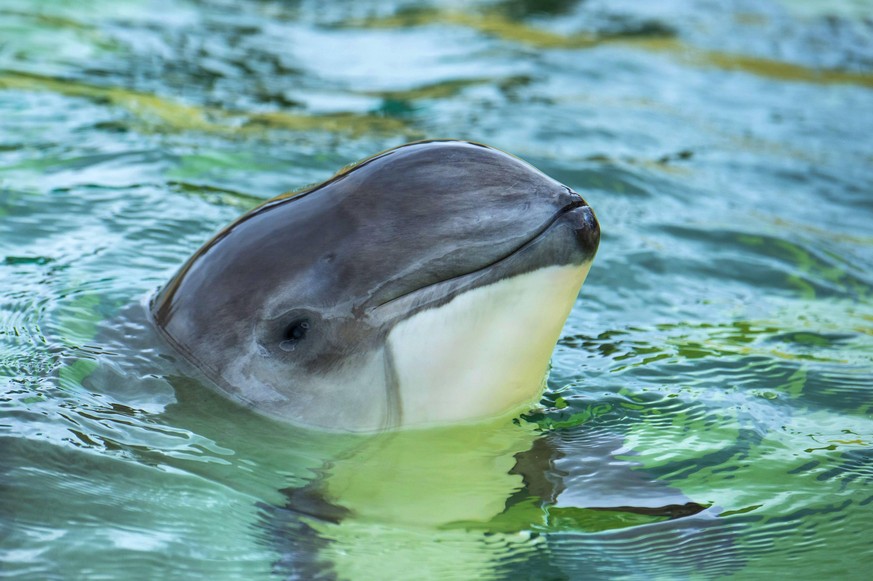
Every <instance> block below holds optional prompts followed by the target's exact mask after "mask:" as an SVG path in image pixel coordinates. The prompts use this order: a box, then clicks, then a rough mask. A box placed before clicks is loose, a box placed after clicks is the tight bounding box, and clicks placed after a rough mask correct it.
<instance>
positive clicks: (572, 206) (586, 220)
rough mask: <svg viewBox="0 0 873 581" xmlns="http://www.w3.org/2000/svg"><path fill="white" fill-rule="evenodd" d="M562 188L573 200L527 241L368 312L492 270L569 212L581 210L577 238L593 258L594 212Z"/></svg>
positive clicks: (596, 235) (596, 240)
mask: <svg viewBox="0 0 873 581" xmlns="http://www.w3.org/2000/svg"><path fill="white" fill-rule="evenodd" d="M564 187H565V188H566V189H567V192H568V193H569V194H570V195H571V196H573V198H574V199H573V201H572V202H570V203H569V204H567V205H565V206H563V207H562V208H561V209H559V210H558V211H557V212H555V213H554V214H553V215H552V217H551V218H550V219H549V220H547V221H546V222H545V223H544V224H543V225H542V226H540V227H539V228H537V230H536V231H534V233H533V234H532V235H531V236H530V237H529V238H528V239H527V240H525V241H524V242H522V243H521V244H520V245H518V246H517V247H516V248H513V249H512V250H510V251H509V252H507V253H505V254H503V255H501V256H499V257H498V258H496V259H495V260H492V261H491V262H489V263H488V264H485V265H483V266H479V267H477V268H475V269H472V270H470V271H468V272H463V273H461V274H457V275H455V276H453V277H449V278H446V279H443V280H441V281H438V282H435V283H431V284H427V285H423V286H421V287H417V288H414V289H412V290H409V291H407V292H405V293H403V294H400V295H398V296H396V297H392V298H390V299H388V300H386V301H383V302H382V303H380V304H378V305H376V306H374V307H371V308H370V309H368V310H370V311H373V310H376V309H379V308H381V307H384V306H387V305H390V304H392V303H395V302H397V301H399V300H402V299H403V298H405V297H408V296H410V295H412V294H415V293H417V292H419V291H421V290H424V289H427V288H431V287H435V286H437V285H441V284H445V283H448V282H451V281H457V280H460V279H463V278H465V277H471V276H475V275H476V274H478V273H482V272H484V271H487V270H489V269H491V268H494V267H495V266H497V265H499V264H501V263H502V262H504V261H506V260H508V259H510V258H512V257H513V256H515V255H516V254H518V253H519V252H522V251H523V250H525V249H526V248H528V247H529V246H531V245H533V244H534V243H536V242H537V241H538V240H539V239H540V238H542V237H543V236H544V235H545V234H546V233H547V232H548V231H549V229H551V228H552V227H553V226H554V225H555V224H556V223H557V222H558V221H560V220H561V219H562V218H563V217H564V216H566V215H567V214H570V213H571V212H575V211H577V210H580V209H581V210H582V212H581V213H582V215H581V216H580V220H581V224H580V228H578V229H577V237H579V236H580V235H584V236H585V237H586V241H585V244H586V245H587V246H589V247H590V249H587V250H588V253H589V254H590V255H591V256H593V255H594V252H595V251H596V250H597V245H598V243H599V241H600V225H599V224H598V222H597V218H596V217H595V215H594V210H592V209H591V206H589V205H588V203H587V202H586V201H585V200H584V199H583V198H582V196H581V195H579V194H578V193H576V192H574V191H573V190H571V189H570V188H568V187H567V186H564Z"/></svg>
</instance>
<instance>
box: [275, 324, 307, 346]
mask: <svg viewBox="0 0 873 581" xmlns="http://www.w3.org/2000/svg"><path fill="white" fill-rule="evenodd" d="M309 327H310V325H309V321H308V320H307V319H300V320H297V321H294V322H293V323H291V324H290V325H288V326H287V327H285V332H284V333H283V335H282V341H281V342H280V343H279V348H280V349H282V350H283V351H294V348H295V347H297V345H298V344H299V343H300V342H301V341H303V340H304V339H305V338H306V333H308V332H309Z"/></svg>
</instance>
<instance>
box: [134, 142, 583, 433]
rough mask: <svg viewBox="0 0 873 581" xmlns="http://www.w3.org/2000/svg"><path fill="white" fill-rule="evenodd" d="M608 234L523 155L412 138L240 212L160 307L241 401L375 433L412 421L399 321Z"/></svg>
mask: <svg viewBox="0 0 873 581" xmlns="http://www.w3.org/2000/svg"><path fill="white" fill-rule="evenodd" d="M599 239H600V228H599V225H598V223H597V220H596V218H595V217H594V214H593V212H592V211H591V208H590V207H588V205H587V204H586V202H585V201H584V200H583V199H582V197H581V196H579V195H578V194H576V193H575V192H573V191H572V190H571V189H569V188H568V187H566V186H564V185H562V184H560V183H558V182H556V181H555V180H553V179H551V178H549V177H548V176H546V175H544V174H543V173H541V172H539V171H538V170H536V169H535V168H533V167H532V166H530V165H528V164H527V163H525V162H523V161H521V160H519V159H517V158H515V157H512V156H510V155H508V154H505V153H503V152H500V151H498V150H495V149H492V148H490V147H487V146H483V145H479V144H473V143H468V142H459V141H431V142H421V143H413V144H409V145H404V146H401V147H398V148H395V149H392V150H389V151H387V152H385V153H382V154H379V155H377V156H375V157H372V158H370V159H367V160H365V161H363V162H361V163H359V164H358V165H356V166H354V167H353V168H352V169H349V170H346V171H343V172H341V173H339V174H337V175H336V176H334V177H333V178H331V179H330V180H328V181H326V182H324V183H322V184H320V185H317V186H314V187H312V188H310V189H308V190H305V191H303V192H300V193H296V194H290V195H285V196H280V197H278V198H275V199H273V200H270V201H268V202H266V203H265V204H263V205H261V206H260V207H258V208H255V209H254V210H252V211H251V212H249V213H247V214H245V215H243V216H242V217H240V218H239V219H238V220H236V221H235V222H233V223H232V224H230V225H229V226H228V227H226V228H225V229H224V230H222V231H221V232H219V233H218V234H217V235H216V236H215V237H214V238H213V239H212V240H210V241H209V242H208V243H206V244H205V245H204V246H203V247H202V248H201V249H200V250H198V251H197V252H196V253H195V254H194V255H193V256H192V257H191V258H190V259H189V260H188V262H187V263H186V264H185V265H184V266H183V267H182V268H181V269H180V271H179V272H178V273H177V274H176V275H175V276H174V278H173V279H172V280H171V281H170V282H169V283H168V284H167V285H166V286H165V287H164V288H163V290H162V291H161V292H160V293H159V294H157V295H156V296H155V297H154V298H153V300H152V302H151V309H150V312H151V315H152V318H153V321H154V324H155V325H156V327H157V328H158V329H159V331H160V332H161V333H162V334H163V336H164V337H165V338H166V339H167V340H168V342H169V343H170V344H171V345H173V346H174V347H175V348H176V349H177V350H178V351H179V352H180V353H181V354H183V355H184V356H185V358H186V359H187V360H188V361H189V362H191V363H193V364H194V366H196V367H197V368H198V369H199V370H201V371H202V372H203V373H204V374H205V375H206V376H207V377H208V378H210V379H211V380H212V381H214V382H215V383H216V384H217V386H218V387H219V389H220V390H221V391H223V392H224V393H225V394H226V395H228V396H230V397H232V398H233V399H236V400H237V401H239V402H241V403H244V404H246V405H248V406H251V407H253V408H254V409H256V410H257V411H260V412H263V413H266V414H268V415H272V416H275V417H278V418H281V419H285V420H289V421H292V422H295V423H301V424H307V425H312V426H317V427H322V428H335V429H343V430H351V431H370V430H373V429H381V428H387V427H393V426H399V425H402V424H403V418H402V417H398V412H397V410H398V402H397V400H398V398H399V397H400V396H399V393H400V387H399V386H398V385H397V378H396V374H395V372H394V370H393V369H392V360H391V353H390V352H389V351H386V350H385V339H386V336H387V334H388V333H389V332H390V331H391V329H392V328H393V327H394V326H395V325H397V324H398V323H399V322H401V321H403V320H404V319H406V318H408V317H411V316H413V315H414V314H416V313H418V312H420V311H422V310H425V309H434V308H438V307H440V306H442V305H445V304H446V303H448V302H449V301H451V300H452V299H453V298H454V297H456V296H458V295H460V294H462V293H465V292H468V291H470V290H473V289H476V288H479V287H483V286H485V285H490V284H493V283H495V282H498V281H501V280H503V279H507V278H511V277H515V276H517V275H520V274H524V273H527V272H531V271H534V270H537V269H541V268H543V267H547V266H552V265H555V266H563V265H583V264H588V263H590V261H591V260H592V259H593V256H594V253H595V252H596V250H597V246H598V243H599ZM458 332H459V333H462V332H463V329H458ZM422 341H423V342H424V343H425V345H426V338H422ZM544 365H545V363H544Z"/></svg>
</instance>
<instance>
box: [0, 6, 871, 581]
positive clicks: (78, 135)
mask: <svg viewBox="0 0 873 581" xmlns="http://www.w3.org/2000/svg"><path fill="white" fill-rule="evenodd" d="M871 13H873V5H871V4H870V2H867V1H860V0H856V1H849V0H846V1H843V2H837V1H834V2H808V1H801V0H782V1H776V0H772V1H768V2H754V3H753V2H745V1H739V0H737V1H733V0H732V1H727V2H724V1H723V2H713V1H708V0H694V1H692V2H687V1H686V2H673V1H664V2H652V3H637V2H625V1H621V2H601V1H596V0H589V1H585V2H574V1H572V0H550V1H545V0H543V1H540V2H535V1H532V0H528V1H525V0H505V1H503V2H484V1H480V2H472V3H470V2H468V3H457V2H451V1H443V2H440V1H435V2H421V1H415V2H403V1H397V2H393V3H384V2H369V1H360V0H358V1H356V2H332V3H330V4H329V5H328V6H324V5H323V3H319V2H307V1H305V0H301V1H297V2H280V1H278V0H275V1H271V0H261V1H254V0H252V1H248V2H232V1H229V0H200V1H195V0H180V1H173V2H170V1H169V0H128V1H124V2H118V1H111V2H110V1H109V0H92V1H87V2H63V1H56V2H41V1H37V0H6V1H5V2H3V3H2V6H0V378H2V382H3V388H2V396H0V486H2V491H0V555H2V558H0V562H2V563H3V565H2V569H0V572H2V574H3V575H4V576H8V577H15V578H22V579H98V578H99V579H114V578H118V579H122V578H123V579H147V578H159V577H161V576H167V577H171V578H174V579H188V578H190V579H202V578H204V577H209V578H214V579H238V578H247V579H269V578H286V577H292V576H293V575H295V574H298V575H300V576H302V577H303V578H307V577H308V576H309V575H312V574H315V573H316V572H323V573H327V574H332V575H335V576H338V577H340V578H348V579H370V578H372V579H386V578H397V579H402V578H409V579H427V578H432V579H447V578H452V579H473V578H476V579H524V578H530V579H601V578H602V579H607V578H609V579H612V578H629V579H637V578H638V579H649V578H653V577H657V578H688V577H694V578H716V577H721V576H733V577H736V578H743V579H744V578H762V577H764V576H766V575H780V576H781V575H783V574H784V573H785V571H791V574H792V576H793V577H796V578H798V579H820V578H824V577H828V578H842V579H849V578H858V579H861V578H866V575H865V574H864V571H865V568H869V566H871V565H873V553H871V549H870V540H869V538H870V535H869V529H870V527H871V525H873V519H871V516H870V515H871V508H873V507H871V504H873V409H871V408H873V299H871V286H873V278H871V274H870V272H871V267H873V228H871V224H873V142H871V140H870V135H873V23H871V20H870V16H869V15H870V14H871ZM444 137H455V138H463V139H471V140H475V141H482V142H485V143H488V144H491V145H493V146H495V147H498V148H501V149H504V150H507V151H509V152H512V153H514V154H516V155H519V156H521V157H523V158H525V159H526V160H528V161H530V162H531V163H533V164H534V165H536V166H537V167H539V168H540V169H542V170H543V171H545V172H546V173H548V174H550V175H552V176H554V177H555V178H556V179H559V180H561V181H563V182H565V183H567V184H568V185H570V186H571V187H573V188H574V189H576V190H577V191H579V192H581V193H583V195H584V196H585V198H586V199H587V200H588V202H589V203H590V204H591V205H592V206H593V207H594V208H595V210H596V211H597V214H598V218H599V219H600V222H601V225H602V229H603V238H602V242H601V248H600V251H599V254H598V257H597V260H596V262H595V264H594V267H593V269H592V271H591V273H590V275H589V278H588V281H587V282H586V284H585V287H584V289H583V291H582V294H581V295H580V298H579V300H578V302H577V305H576V308H575V309H574V311H573V313H572V315H571V317H570V319H569V321H568V323H567V325H566V327H565V329H564V332H563V336H562V339H561V341H560V343H559V345H558V347H557V349H556V351H555V354H554V358H553V361H552V371H551V375H550V378H549V383H548V390H547V392H546V394H545V395H544V398H543V400H542V402H541V404H540V406H539V407H538V408H537V409H534V410H531V411H530V412H529V413H527V414H525V415H524V416H523V417H522V418H518V419H517V421H516V422H512V421H509V420H503V421H495V422H491V423H485V424H482V425H477V426H473V427H470V426H463V427H455V428H446V429H443V430H433V431H426V432H415V433H409V434H404V435H400V436H390V435H389V436H386V437H381V438H372V439H365V440H361V439H359V438H340V437H325V436H324V435H321V434H315V433H309V432H306V431H303V430H300V429H295V428H293V427H289V426H282V425H280V424H276V423H274V422H272V421H269V420H265V419H263V418H260V417H257V416H254V415H251V414H248V413H246V412H242V411H241V410H239V409H238V408H237V407H235V406H234V405H233V404H231V403H229V402H226V401H224V400H222V399H221V398H218V397H216V396H214V395H211V394H210V393H209V392H208V391H207V390H204V389H202V387H201V386H199V385H197V384H196V383H193V382H191V381H190V380H187V379H185V378H184V377H183V373H182V371H181V370H180V369H179V368H178V367H177V366H176V364H175V363H174V362H173V361H172V360H170V359H168V354H167V353H166V351H165V350H164V349H163V348H162V347H161V345H160V343H159V342H158V341H156V340H155V338H154V337H153V336H152V335H151V332H150V330H149V328H148V327H147V326H146V325H145V324H144V321H143V317H142V302H143V300H144V299H145V298H146V297H148V296H150V295H151V294H152V293H153V292H154V291H155V290H156V289H157V288H159V287H160V285H161V284H163V283H164V282H165V281H166V280H168V278H169V277H170V276H171V275H172V274H173V272H174V271H175V269H177V268H178V267H179V265H180V264H181V263H182V262H183V261H184V260H185V259H186V258H187V257H188V256H189V255H190V254H191V253H192V252H193V251H194V250H196V249H197V248H198V247H199V246H200V245H201V244H202V243H203V242H204V241H205V240H207V239H208V238H209V237H210V236H211V235H212V233H214V232H215V231H216V230H218V229H219V228H220V227H221V226H223V225H224V224H226V223H227V222H229V221H230V220H232V219H234V218H235V217H236V216H238V215H239V214H240V213H242V212H244V211H245V210H247V209H249V208H251V207H253V206H255V205H256V204H258V203H259V202H260V201H262V200H265V199H268V198H270V197H272V196H274V195H277V194H279V193H282V192H284V191H288V190H293V189H297V188H300V187H303V186H305V185H307V184H310V183H314V182H318V181H321V180H323V179H326V178H328V177H329V176H330V175H332V173H333V172H334V171H336V170H337V169H339V168H341V167H343V166H345V165H346V164H349V163H351V162H354V161H356V160H358V159H361V158H363V157H366V156H369V155H371V154H373V153H376V152H378V151H380V150H383V149H386V148H389V147H393V146H395V145H398V144H401V143H404V142H407V141H410V140H415V139H426V138H444ZM423 451H426V453H425V452H423ZM313 482H315V483H318V486H319V487H320V491H321V492H320V494H321V495H322V496H323V497H324V498H329V499H331V500H332V502H333V503H334V505H336V507H341V508H343V509H345V510H347V511H349V512H348V513H343V514H345V516H343V517H341V518H336V519H334V520H335V521H337V522H333V521H331V519H329V518H321V519H318V518H309V517H305V516H304V517H301V516H300V514H299V511H298V512H296V513H295V512H293V511H290V510H288V507H289V506H292V505H293V506H297V507H298V508H299V507H300V506H301V504H300V502H301V501H300V495H299V493H297V492H295V491H300V490H306V489H307V488H306V487H307V486H308V485H310V484H311V483H313ZM549 483H550V484H549ZM547 484H548V486H547ZM295 495H296V496H295ZM295 499H296V500H295ZM313 502H318V501H317V500H316V501H313ZM689 503H690V504H689ZM674 505H675V506H684V505H689V506H695V507H698V508H702V510H699V512H698V511H696V510H697V509H695V511H687V513H683V512H681V511H679V512H675V511H674V513H673V514H669V513H668V512H665V511H663V510H661V511H660V512H658V511H657V510H654V509H658V508H661V509H663V507H665V506H674ZM321 508H322V509H324V507H323V506H322V507H321ZM603 509H606V510H603ZM641 509H652V510H649V511H646V510H641ZM677 510H678V509H677ZM692 513H693V514H692ZM320 514H321V515H322V516H324V511H323V510H322V511H321V513H320Z"/></svg>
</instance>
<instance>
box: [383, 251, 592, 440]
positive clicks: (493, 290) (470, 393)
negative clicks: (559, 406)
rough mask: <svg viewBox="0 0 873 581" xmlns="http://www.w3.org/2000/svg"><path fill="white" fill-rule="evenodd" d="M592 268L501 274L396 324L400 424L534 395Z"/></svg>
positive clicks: (511, 405)
mask: <svg viewBox="0 0 873 581" xmlns="http://www.w3.org/2000/svg"><path fill="white" fill-rule="evenodd" d="M589 268H590V263H586V264H585V265H583V266H550V267H545V268H541V269H538V270H535V271H533V272H529V273H527V274H523V275H519V276H515V277H512V278H508V279H504V280H501V281H498V282H496V283H493V284H490V285H487V286H483V287H479V288H477V289H474V290H472V291H468V292H465V293H462V294H460V295H458V296H456V297H455V298H453V299H452V300H451V301H450V302H448V303H446V304H445V305H443V306H441V307H438V308H434V309H427V310H425V311H422V312H420V313H417V314H415V315H413V316H412V317H410V318H408V319H406V320H404V321H402V322H400V323H399V324H398V325H397V326H395V327H394V329H392V331H391V333H390V334H389V335H388V340H387V348H388V349H389V350H390V353H391V359H392V363H393V367H394V373H395V376H396V380H397V384H398V394H399V400H400V401H399V406H400V418H399V419H400V423H401V425H402V426H422V425H431V424H441V423H446V422H457V421H465V420H475V419H480V418H484V417H489V416H496V415H499V414H502V413H507V412H509V411H512V410H514V409H516V408H519V407H520V406H522V405H524V404H530V403H531V402H532V401H533V400H535V399H537V398H538V397H539V396H540V394H541V392H542V388H543V384H544V379H545V374H546V371H547V369H548V363H549V359H550V357H551V354H552V350H553V349H554V346H555V343H556V342H557V341H558V338H559V337H560V333H561V329H562V328H563V326H564V322H565V321H566V320H567V316H568V315H569V314H570V310H571V309H572V308H573V304H574V302H575V300H576V297H577V295H578V294H579V289H580V288H581V286H582V283H583V282H584V281H585V277H586V275H587V274H588V270H589Z"/></svg>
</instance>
